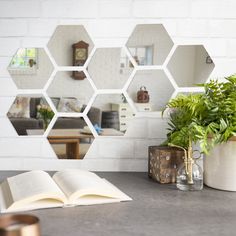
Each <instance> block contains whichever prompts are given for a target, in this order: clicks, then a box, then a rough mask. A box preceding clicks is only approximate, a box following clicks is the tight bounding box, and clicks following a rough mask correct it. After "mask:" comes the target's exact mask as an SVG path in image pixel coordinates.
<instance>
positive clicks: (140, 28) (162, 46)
mask: <svg viewBox="0 0 236 236" xmlns="http://www.w3.org/2000/svg"><path fill="white" fill-rule="evenodd" d="M173 45H174V43H173V41H172V39H171V38H170V36H169V34H168V33H167V31H166V29H165V28H164V26H163V25H161V24H150V25H148V24H147V25H137V26H136V27H135V29H134V31H133V33H132V34H131V36H130V37H129V39H128V42H127V43H126V47H127V48H128V49H129V51H130V54H131V55H132V57H133V58H134V60H135V61H136V63H137V65H140V66H146V65H162V64H163V63H164V61H165V59H166V57H167V56H168V54H169V52H170V50H171V48H172V47H173Z"/></svg>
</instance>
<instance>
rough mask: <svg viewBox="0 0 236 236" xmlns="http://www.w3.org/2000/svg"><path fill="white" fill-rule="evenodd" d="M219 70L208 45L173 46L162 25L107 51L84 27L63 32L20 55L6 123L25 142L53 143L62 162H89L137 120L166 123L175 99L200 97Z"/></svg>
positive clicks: (142, 28) (13, 67)
mask: <svg viewBox="0 0 236 236" xmlns="http://www.w3.org/2000/svg"><path fill="white" fill-rule="evenodd" d="M214 66H215V65H214V62H213V61H212V58H211V57H210V55H209V54H208V52H207V51H206V49H205V47H204V46H203V45H176V44H174V42H173V40H172V39H171V37H170V35H169V34H168V33H167V31H166V29H165V27H164V26H163V25H162V24H146V25H145V24H143V25H137V26H136V27H135V28H134V30H133V32H132V33H131V35H130V37H129V38H128V39H127V43H126V44H125V45H124V46H123V47H104V48H99V47H96V45H95V44H94V42H93V40H92V39H91V37H90V36H89V34H88V32H87V30H86V29H85V28H84V26H82V25H59V26H57V28H56V30H55V31H54V33H53V35H52V36H51V38H50V40H49V42H48V44H47V46H45V47H44V48H19V49H18V50H17V52H16V53H15V54H14V55H13V57H12V59H11V61H10V64H9V66H8V71H9V74H10V75H11V78H12V79H13V81H14V82H15V84H16V86H17V88H18V95H17V96H16V98H15V100H14V102H13V104H12V105H11V107H10V109H9V111H8V113H7V116H8V119H9V120H10V122H11V124H12V126H13V127H14V129H15V130H16V133H17V134H18V135H19V136H27V135H31V136H39V135H42V136H44V137H46V138H47V139H48V141H49V143H50V144H51V145H52V148H53V150H54V151H55V153H56V155H57V157H58V159H83V158H84V157H85V156H86V153H87V152H88V150H89V148H90V146H91V144H92V143H93V141H94V139H95V138H98V137H99V138H104V137H105V136H112V137H114V136H118V137H122V136H125V135H126V131H127V130H128V129H129V127H131V126H132V125H133V124H134V123H135V116H137V115H139V116H143V117H147V116H149V115H150V114H152V116H153V115H154V116H156V117H159V116H160V112H161V110H162V109H163V108H164V106H165V104H166V103H167V102H168V101H169V99H170V98H172V97H174V96H176V95H177V94H179V93H181V92H182V93H187V92H201V91H202V88H201V87H197V86H196V85H197V84H199V83H204V82H206V81H207V79H208V77H209V76H210V74H211V72H212V71H213V69H214Z"/></svg>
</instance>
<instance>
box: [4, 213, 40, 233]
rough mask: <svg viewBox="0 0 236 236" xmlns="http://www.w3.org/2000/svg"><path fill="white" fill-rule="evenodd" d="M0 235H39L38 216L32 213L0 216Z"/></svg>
mask: <svg viewBox="0 0 236 236" xmlns="http://www.w3.org/2000/svg"><path fill="white" fill-rule="evenodd" d="M0 236H40V227H39V218H38V217H36V216H33V215H3V216H0Z"/></svg>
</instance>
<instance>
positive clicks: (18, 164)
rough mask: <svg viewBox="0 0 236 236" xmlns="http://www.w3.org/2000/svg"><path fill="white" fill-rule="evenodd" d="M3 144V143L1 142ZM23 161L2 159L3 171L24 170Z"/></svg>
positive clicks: (0, 162) (0, 159) (0, 164)
mask: <svg viewBox="0 0 236 236" xmlns="http://www.w3.org/2000/svg"><path fill="white" fill-rule="evenodd" d="M0 142H1V141H0ZM22 162H23V160H22V159H21V158H17V157H15V158H9V157H0V166H1V170H22V169H23V163H22Z"/></svg>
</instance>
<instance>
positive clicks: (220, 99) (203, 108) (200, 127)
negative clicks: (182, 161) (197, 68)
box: [166, 75, 236, 153]
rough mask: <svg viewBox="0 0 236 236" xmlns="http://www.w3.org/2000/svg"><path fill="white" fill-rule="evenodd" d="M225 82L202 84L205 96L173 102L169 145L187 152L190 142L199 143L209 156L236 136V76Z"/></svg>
mask: <svg viewBox="0 0 236 236" xmlns="http://www.w3.org/2000/svg"><path fill="white" fill-rule="evenodd" d="M225 80H226V81H225V82H219V81H218V80H211V81H210V82H209V83H206V84H202V85H201V86H204V88H205V92H204V93H203V94H188V95H183V94H180V95H179V96H177V97H176V98H174V99H171V100H170V101H169V103H168V104H167V106H166V108H169V109H170V121H169V123H168V124H169V128H168V130H169V132H168V134H167V141H166V143H171V144H174V145H178V146H181V147H183V148H186V149H187V147H188V145H189V142H194V143H196V142H199V144H200V147H201V150H202V152H204V153H208V152H209V150H210V149H211V148H212V147H213V146H215V145H216V144H219V143H223V142H226V141H228V140H229V138H231V137H232V136H234V135H236V75H232V76H229V77H226V78H225Z"/></svg>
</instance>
